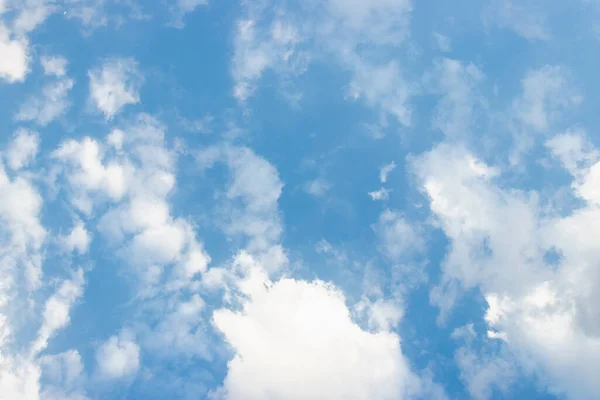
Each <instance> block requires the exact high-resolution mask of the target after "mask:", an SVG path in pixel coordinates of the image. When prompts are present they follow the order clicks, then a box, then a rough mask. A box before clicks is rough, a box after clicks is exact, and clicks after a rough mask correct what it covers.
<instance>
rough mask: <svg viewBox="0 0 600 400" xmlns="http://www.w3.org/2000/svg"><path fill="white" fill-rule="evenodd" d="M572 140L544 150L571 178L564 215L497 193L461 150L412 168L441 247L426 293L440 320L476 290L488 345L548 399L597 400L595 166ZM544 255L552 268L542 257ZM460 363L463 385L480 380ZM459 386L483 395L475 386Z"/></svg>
mask: <svg viewBox="0 0 600 400" xmlns="http://www.w3.org/2000/svg"><path fill="white" fill-rule="evenodd" d="M580 135H581V132H579V134H576V133H573V132H568V133H566V134H564V135H560V136H558V137H556V138H554V139H552V140H551V141H550V142H549V144H548V146H549V148H550V149H551V150H552V151H553V154H555V155H556V157H558V158H559V159H560V160H561V162H562V163H563V164H564V166H565V167H566V168H567V169H568V170H571V173H572V174H573V175H574V177H575V179H574V182H573V185H572V188H573V191H572V195H573V196H574V197H575V198H579V199H580V200H582V201H583V205H582V206H577V207H575V208H574V209H572V210H570V211H568V212H567V213H566V214H565V212H564V211H561V209H560V208H555V207H553V202H554V199H552V198H550V199H546V198H543V197H540V195H539V194H537V193H535V192H524V191H518V190H514V189H504V188H502V187H500V186H499V185H498V183H497V181H496V180H497V179H499V170H498V169H494V168H491V167H489V166H487V165H486V164H485V163H483V162H482V161H480V160H478V159H477V158H476V157H474V156H473V155H471V154H470V153H469V152H468V151H466V150H465V149H464V148H460V147H456V146H448V145H441V146H439V147H437V148H436V149H434V150H433V151H432V152H430V153H427V154H425V155H424V156H423V157H422V158H421V159H420V160H419V161H418V162H417V163H416V164H415V165H416V169H417V174H418V175H419V176H420V179H421V181H422V184H423V190H424V191H425V193H426V194H427V196H428V197H429V199H430V204H431V210H432V212H433V213H434V215H435V216H436V218H437V222H438V223H439V226H440V227H441V228H442V229H443V230H444V231H445V233H446V235H447V236H448V238H449V239H450V243H451V248H450V251H449V253H448V255H447V258H446V260H445V262H444V264H443V266H442V267H443V268H442V271H443V283H442V285H441V286H439V287H438V288H436V289H434V290H433V291H432V301H433V302H435V303H436V304H438V305H440V307H441V309H442V316H443V315H445V313H446V312H447V311H448V309H449V308H450V307H451V306H452V304H453V303H454V301H455V299H456V296H457V295H459V294H460V293H461V292H462V291H463V290H465V289H469V288H473V287H478V288H479V289H480V290H481V292H482V293H483V294H484V296H485V298H486V301H487V304H488V310H487V313H486V322H487V323H488V325H489V328H490V332H489V333H488V336H489V337H490V340H498V339H500V340H506V345H505V346H507V348H508V349H509V350H510V352H511V353H512V354H513V357H514V358H515V359H516V360H517V362H518V363H519V365H520V366H521V368H522V370H524V371H528V372H533V373H535V374H536V375H537V376H538V378H539V379H540V380H541V382H542V383H543V384H544V385H547V387H548V388H549V389H550V390H551V391H553V392H555V393H560V394H566V395H567V396H568V397H569V398H572V399H589V398H595V397H597V396H598V395H599V394H600V386H599V385H598V383H597V380H596V379H595V377H594V372H593V371H594V367H593V366H594V365H598V363H599V362H600V337H599V336H598V333H599V329H598V324H597V322H596V321H598V315H599V314H600V309H599V308H598V299H597V295H596V291H595V289H594V287H595V285H597V284H598V282H599V281H598V279H599V277H600V273H599V272H598V267H597V266H598V265H599V257H600V253H599V252H598V250H597V246H596V245H595V243H594V241H593V239H592V238H594V237H596V236H597V234H598V232H596V231H597V228H596V227H597V226H598V224H597V223H595V222H594V221H596V220H597V219H598V218H599V217H600V211H599V210H598V203H597V200H598V197H599V196H598V194H597V193H598V191H597V189H596V187H597V181H596V179H597V178H596V175H597V173H596V171H597V170H598V169H599V167H597V165H598V164H596V163H597V162H598V158H597V151H596V150H595V149H594V148H590V145H589V143H588V142H587V141H586V140H585V139H584V138H582V137H581V136H580ZM572 204H573V203H572ZM542 206H544V207H542ZM552 252H554V254H556V255H557V256H556V257H554V258H558V259H556V260H552V259H549V258H548V254H552ZM467 360H468V358H467V355H466V354H463V355H461V356H460V357H459V361H461V364H462V365H461V367H463V369H466V371H467V372H466V374H467V376H471V377H472V378H474V379H475V378H476V379H482V375H480V374H475V373H473V371H476V370H477V367H476V366H474V365H470V366H469V363H468V362H467ZM473 360H477V358H473ZM501 364H502V361H490V362H488V363H487V365H489V366H490V367H493V365H496V366H498V365H501ZM493 368H495V367H493ZM502 370H506V368H503V369H502ZM502 370H498V371H499V373H500V372H501V371H502ZM468 371H472V372H468ZM492 372H493V371H492ZM492 372H490V374H491V375H490V376H488V377H487V378H485V379H484V380H486V379H487V380H488V381H489V382H488V383H490V384H491V383H492V382H494V380H496V381H497V379H498V377H497V376H493V373H492ZM473 385H475V386H473ZM469 386H470V387H477V390H476V392H477V393H480V394H481V393H486V389H485V385H484V384H483V383H482V382H481V381H480V382H478V383H476V384H475V383H473V382H469ZM480 397H482V396H480ZM483 397H485V396H483Z"/></svg>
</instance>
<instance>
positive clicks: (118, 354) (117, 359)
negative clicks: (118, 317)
mask: <svg viewBox="0 0 600 400" xmlns="http://www.w3.org/2000/svg"><path fill="white" fill-rule="evenodd" d="M96 362H97V363H98V373H99V374H100V376H101V377H102V378H103V379H122V378H127V377H131V376H132V375H133V374H135V373H136V372H137V370H138V368H139V366H140V348H139V346H138V345H137V344H136V343H135V340H134V338H132V337H131V334H130V333H128V332H126V331H123V332H121V333H120V334H119V336H111V337H110V338H109V339H108V340H107V341H106V342H104V343H103V344H102V345H101V346H100V347H99V348H98V351H97V352H96Z"/></svg>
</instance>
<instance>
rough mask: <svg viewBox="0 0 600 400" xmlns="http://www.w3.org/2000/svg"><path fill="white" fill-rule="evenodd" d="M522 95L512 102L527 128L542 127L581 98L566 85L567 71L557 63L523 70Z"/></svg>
mask: <svg viewBox="0 0 600 400" xmlns="http://www.w3.org/2000/svg"><path fill="white" fill-rule="evenodd" d="M521 84H522V87H523V93H522V95H521V96H520V97H519V98H517V99H516V100H515V102H514V105H513V109H514V111H513V112H514V114H515V116H516V118H517V119H518V120H519V121H521V122H522V123H523V124H524V125H525V126H526V127H527V128H529V129H532V130H534V131H545V130H547V129H548V127H549V123H550V122H551V121H552V120H554V119H556V117H557V116H558V113H559V112H560V111H562V110H563V109H565V108H567V107H568V106H570V105H573V104H578V103H579V102H581V96H579V95H578V94H577V93H576V92H575V91H574V90H573V89H572V88H571V87H570V86H569V81H568V72H567V71H566V70H565V69H564V68H562V67H558V66H550V65H546V66H544V67H542V68H540V69H536V70H532V71H529V72H528V73H527V75H526V76H525V78H523V80H522V81H521Z"/></svg>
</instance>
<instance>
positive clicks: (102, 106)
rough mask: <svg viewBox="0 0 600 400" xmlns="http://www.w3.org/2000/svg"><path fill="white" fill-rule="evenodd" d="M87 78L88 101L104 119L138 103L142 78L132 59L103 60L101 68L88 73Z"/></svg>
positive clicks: (110, 117)
mask: <svg viewBox="0 0 600 400" xmlns="http://www.w3.org/2000/svg"><path fill="white" fill-rule="evenodd" d="M88 76H89V78H90V100H91V101H92V103H93V104H94V105H95V106H96V107H97V108H98V109H99V110H100V111H101V112H102V113H103V114H104V116H105V117H106V119H109V120H110V119H112V118H113V117H114V116H115V115H117V114H118V113H119V112H120V111H121V109H122V108H123V107H125V106H127V105H130V104H136V103H138V102H139V101H140V94H139V92H140V88H141V86H142V83H143V77H142V75H141V73H140V72H139V70H138V64H137V62H136V61H135V60H134V59H131V58H113V59H108V60H105V61H104V63H103V64H102V66H100V67H98V68H95V69H93V70H91V71H89V72H88Z"/></svg>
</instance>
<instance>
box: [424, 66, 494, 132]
mask: <svg viewBox="0 0 600 400" xmlns="http://www.w3.org/2000/svg"><path fill="white" fill-rule="evenodd" d="M483 79H484V75H483V73H482V72H481V71H480V70H479V68H477V67H476V66H475V65H473V64H467V63H462V62H460V61H457V60H453V59H449V58H443V59H441V60H439V61H436V62H435V65H434V67H433V69H432V70H431V71H429V72H428V73H426V74H425V86H426V87H427V89H428V90H431V91H432V92H433V93H436V94H439V95H440V96H441V98H440V100H439V102H438V104H437V106H436V109H435V114H434V116H433V119H432V125H433V128H434V129H439V130H440V131H441V132H443V133H444V134H445V135H446V136H448V137H451V138H460V137H465V136H467V135H468V134H469V133H470V132H471V129H472V128H473V127H474V123H475V117H476V110H477V108H478V107H481V103H482V100H481V98H480V96H479V95H478V90H477V89H478V86H479V85H480V84H481V82H482V81H483Z"/></svg>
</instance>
